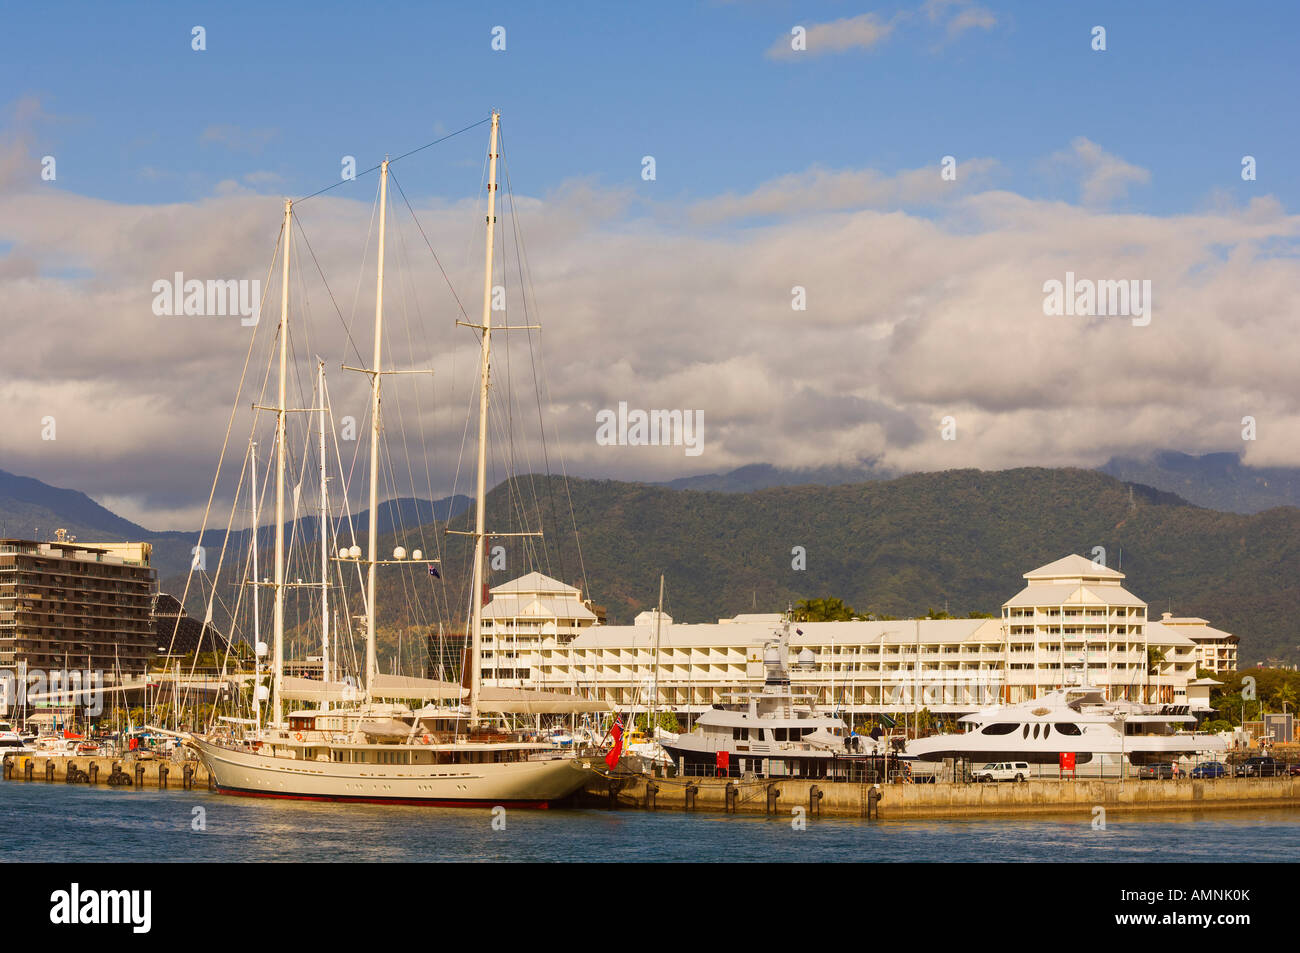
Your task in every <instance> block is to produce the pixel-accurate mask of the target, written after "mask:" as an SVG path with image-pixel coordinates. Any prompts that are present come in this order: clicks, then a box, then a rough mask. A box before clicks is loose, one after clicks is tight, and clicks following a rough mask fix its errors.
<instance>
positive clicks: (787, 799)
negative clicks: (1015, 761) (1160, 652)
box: [578, 777, 1300, 820]
mask: <svg viewBox="0 0 1300 953" xmlns="http://www.w3.org/2000/svg"><path fill="white" fill-rule="evenodd" d="M647 782H649V783H651V784H655V785H657V789H656V790H655V791H654V793H653V796H651V797H647V793H646V784H647ZM729 788H730V792H729ZM872 788H873V786H872V785H870V784H850V783H846V782H833V781H825V780H819V781H811V780H810V781H802V780H787V779H754V780H731V781H728V780H727V779H725V778H644V777H628V778H606V777H602V778H600V779H599V780H595V781H592V782H591V783H590V784H588V785H587V787H586V789H585V790H584V791H583V792H582V793H581V794H580V795H579V798H578V803H579V804H581V805H586V806H597V807H611V806H614V807H618V808H631V809H637V810H657V811H659V812H665V811H689V810H695V811H717V812H718V813H740V814H772V815H777V816H782V817H789V816H791V812H792V810H793V809H794V808H796V807H803V808H804V809H805V810H806V811H807V816H809V817H816V816H818V815H821V816H823V817H861V818H865V817H867V816H868V811H869V810H871V811H873V815H874V816H878V817H879V818H880V819H881V820H900V819H911V818H927V817H953V818H956V817H980V816H993V815H999V814H1001V815H1007V814H1074V813H1077V812H1083V813H1085V814H1087V813H1091V812H1092V810H1093V808H1095V807H1104V808H1105V809H1106V810H1107V811H1117V812H1124V811H1182V810H1197V811H1201V810H1217V809H1232V808H1237V809H1240V808H1261V807H1289V808H1294V809H1297V810H1300V778H1218V779H1214V780H1192V779H1188V778H1182V779H1177V780H1164V781H1136V780H1131V779H1130V780H1126V781H1123V782H1120V781H1089V780H1078V781H1075V780H1064V781H1058V780H1050V781H1025V782H1022V783H1012V782H1004V783H988V784H973V783H971V784H958V783H939V784H882V785H880V787H879V795H880V796H879V799H878V801H877V800H876V799H875V798H874V797H873V796H872V795H871V791H872ZM873 801H875V803H874V805H873V803H872V802H873Z"/></svg>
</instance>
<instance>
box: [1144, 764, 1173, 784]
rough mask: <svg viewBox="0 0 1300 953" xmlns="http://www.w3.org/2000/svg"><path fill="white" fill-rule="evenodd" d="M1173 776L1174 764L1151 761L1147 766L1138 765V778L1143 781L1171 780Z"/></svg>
mask: <svg viewBox="0 0 1300 953" xmlns="http://www.w3.org/2000/svg"><path fill="white" fill-rule="evenodd" d="M1174 774H1175V771H1174V763H1173V762H1172V761H1152V762H1151V763H1149V764H1140V765H1138V778H1139V779H1141V780H1143V781H1147V780H1151V781H1158V780H1161V779H1164V778H1172V777H1173V776H1174Z"/></svg>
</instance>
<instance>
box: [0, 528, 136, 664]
mask: <svg viewBox="0 0 1300 953" xmlns="http://www.w3.org/2000/svg"><path fill="white" fill-rule="evenodd" d="M151 552H152V547H151V546H150V545H149V544H148V543H78V542H75V541H73V540H70V539H69V538H67V537H66V536H62V534H61V538H60V539H59V540H58V541H56V542H52V543H40V542H36V541H34V540H28V539H0V669H9V670H11V671H12V670H13V669H15V668H17V667H18V666H19V664H20V663H26V668H27V670H28V671H29V672H31V671H34V670H44V671H47V672H62V671H67V670H74V669H76V670H83V671H84V670H86V669H90V670H92V671H101V672H103V673H105V676H106V678H108V680H110V681H111V680H112V677H113V674H114V673H116V672H120V673H122V674H123V675H127V674H139V673H143V672H144V671H145V667H146V661H147V659H148V658H149V656H150V655H153V654H154V652H155V651H156V650H157V646H156V645H155V641H156V640H155V638H154V629H153V625H152V623H151V620H150V612H151V609H152V606H153V597H154V589H155V574H154V570H153V569H152V568H151V567H150V565H149V557H150V555H151Z"/></svg>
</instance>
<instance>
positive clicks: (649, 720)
mask: <svg viewBox="0 0 1300 953" xmlns="http://www.w3.org/2000/svg"><path fill="white" fill-rule="evenodd" d="M663 624H664V577H663V573H660V574H659V608H658V610H657V611H656V612H655V654H654V661H653V665H654V668H653V669H652V671H653V672H654V675H653V676H652V679H651V682H650V684H651V689H650V711H649V712H648V713H647V714H646V720H645V726H646V730H647V731H648V732H650V738H651V740H653V739H654V737H655V716H656V715H657V714H658V713H659V628H660V626H662V625H663Z"/></svg>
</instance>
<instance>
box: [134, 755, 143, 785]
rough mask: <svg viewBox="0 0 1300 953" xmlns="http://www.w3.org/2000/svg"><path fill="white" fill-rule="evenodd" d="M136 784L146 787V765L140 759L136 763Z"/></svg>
mask: <svg viewBox="0 0 1300 953" xmlns="http://www.w3.org/2000/svg"><path fill="white" fill-rule="evenodd" d="M135 786H136V787H138V788H139V787H144V765H143V764H141V763H140V762H139V761H137V762H136V763H135Z"/></svg>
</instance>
